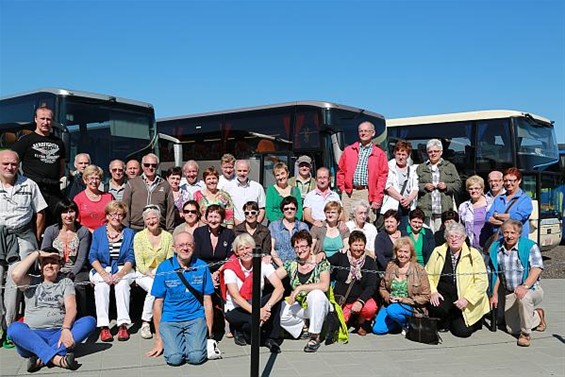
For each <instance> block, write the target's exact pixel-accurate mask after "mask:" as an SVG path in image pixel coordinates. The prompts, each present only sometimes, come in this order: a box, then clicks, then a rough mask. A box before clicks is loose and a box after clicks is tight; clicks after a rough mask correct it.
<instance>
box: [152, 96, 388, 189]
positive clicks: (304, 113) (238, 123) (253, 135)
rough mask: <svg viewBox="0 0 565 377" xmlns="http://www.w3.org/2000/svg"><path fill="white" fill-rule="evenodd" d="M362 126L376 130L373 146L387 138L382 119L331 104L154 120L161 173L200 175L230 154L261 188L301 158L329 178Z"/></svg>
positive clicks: (294, 104)
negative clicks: (187, 168) (193, 164)
mask: <svg viewBox="0 0 565 377" xmlns="http://www.w3.org/2000/svg"><path fill="white" fill-rule="evenodd" d="M363 121H370V122H372V123H373V124H374V125H375V128H376V134H377V137H376V139H375V143H377V144H378V143H379V142H382V141H383V140H384V139H385V137H386V129H385V119H384V117H383V116H382V115H380V114H377V113H374V112H371V111H367V110H364V109H359V108H355V107H351V106H345V105H339V104H336V103H331V102H320V101H298V102H288V103H281V104H275V105H267V106H258V107H249V108H242V109H235V110H225V111H216V112H209V113H202V114H193V115H184V116H176V117H170V118H162V119H158V120H157V128H158V129H159V132H160V133H161V137H160V140H159V151H160V153H161V155H160V157H161V162H162V164H161V167H162V168H163V169H166V168H168V167H170V166H174V165H177V166H180V165H181V164H182V162H185V161H187V160H196V161H197V162H198V163H199V165H200V167H201V170H202V169H203V168H206V167H208V166H215V167H216V169H218V171H219V166H220V158H221V156H222V155H223V154H224V153H231V154H233V155H234V156H235V157H236V158H238V159H249V160H250V161H251V174H250V177H251V179H254V180H256V181H258V182H261V183H262V184H263V185H264V186H265V187H266V186H268V185H270V184H273V183H274V177H273V174H272V172H271V170H272V166H273V164H274V163H275V162H276V161H283V162H285V163H286V164H287V165H288V166H289V169H290V170H291V172H292V171H293V170H294V168H295V166H294V165H295V161H296V159H297V158H298V157H299V156H300V155H303V154H305V155H308V156H310V157H311V158H312V160H313V161H314V169H315V168H316V167H320V166H325V167H328V168H329V169H330V171H331V172H332V176H335V172H337V162H338V161H339V157H340V156H341V152H342V151H343V149H344V148H345V146H347V145H348V144H351V143H353V142H354V141H356V140H358V135H357V127H358V126H359V124H360V123H361V122H363Z"/></svg>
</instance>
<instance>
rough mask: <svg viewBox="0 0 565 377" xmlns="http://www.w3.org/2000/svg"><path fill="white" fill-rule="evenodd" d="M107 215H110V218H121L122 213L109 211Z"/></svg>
mask: <svg viewBox="0 0 565 377" xmlns="http://www.w3.org/2000/svg"><path fill="white" fill-rule="evenodd" d="M108 216H110V218H111V219H121V218H123V217H124V214H123V213H109V214H108Z"/></svg>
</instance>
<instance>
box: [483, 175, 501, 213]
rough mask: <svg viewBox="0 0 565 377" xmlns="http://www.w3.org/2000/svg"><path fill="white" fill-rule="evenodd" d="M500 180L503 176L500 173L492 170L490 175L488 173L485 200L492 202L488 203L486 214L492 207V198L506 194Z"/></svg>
mask: <svg viewBox="0 0 565 377" xmlns="http://www.w3.org/2000/svg"><path fill="white" fill-rule="evenodd" d="M502 178H503V174H502V172H501V171H498V170H493V171H491V172H490V173H488V186H489V189H490V190H489V191H488V192H487V193H486V194H485V195H486V197H487V198H491V199H492V200H490V201H488V205H487V212H488V210H489V209H490V207H491V206H492V203H493V202H494V198H496V197H497V196H498V195H502V194H504V193H505V192H506V189H505V188H504V185H503V184H502Z"/></svg>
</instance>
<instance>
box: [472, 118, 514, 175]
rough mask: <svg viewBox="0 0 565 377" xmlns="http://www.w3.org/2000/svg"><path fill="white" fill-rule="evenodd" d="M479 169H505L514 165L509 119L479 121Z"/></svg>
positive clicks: (477, 161)
mask: <svg viewBox="0 0 565 377" xmlns="http://www.w3.org/2000/svg"><path fill="white" fill-rule="evenodd" d="M477 141H478V142H477V160H476V163H477V170H484V171H490V170H504V169H506V168H509V167H510V166H512V164H513V162H512V140H511V136H510V121H509V119H497V120H486V121H482V120H481V121H478V122H477Z"/></svg>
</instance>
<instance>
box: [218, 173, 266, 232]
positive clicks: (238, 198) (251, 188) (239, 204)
mask: <svg viewBox="0 0 565 377" xmlns="http://www.w3.org/2000/svg"><path fill="white" fill-rule="evenodd" d="M224 191H226V192H227V193H228V194H230V196H231V200H232V201H233V207H234V211H233V212H234V217H235V218H236V219H237V220H238V221H240V222H243V221H245V215H244V214H243V206H244V205H245V203H247V202H250V201H254V202H257V204H259V208H260V209H264V208H265V190H263V186H261V185H260V184H259V183H257V182H255V181H252V180H250V179H248V180H247V182H246V183H244V184H242V183H240V182H239V180H237V179H234V180H233V181H231V182H230V183H228V184H227V185H226V186H225V187H224Z"/></svg>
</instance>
